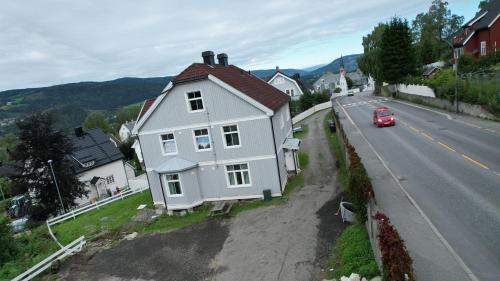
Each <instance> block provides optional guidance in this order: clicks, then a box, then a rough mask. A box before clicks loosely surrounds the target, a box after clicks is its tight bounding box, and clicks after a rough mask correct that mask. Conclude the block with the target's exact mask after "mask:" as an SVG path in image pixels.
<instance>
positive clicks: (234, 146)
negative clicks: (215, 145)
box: [220, 124, 241, 149]
mask: <svg viewBox="0 0 500 281" xmlns="http://www.w3.org/2000/svg"><path fill="white" fill-rule="evenodd" d="M229 126H236V133H238V140H239V141H240V144H239V145H232V146H227V143H226V134H225V133H224V127H229ZM220 132H221V134H222V144H224V149H232V148H238V147H241V134H240V127H239V126H238V124H228V125H224V126H221V127H220ZM231 133H234V132H231Z"/></svg>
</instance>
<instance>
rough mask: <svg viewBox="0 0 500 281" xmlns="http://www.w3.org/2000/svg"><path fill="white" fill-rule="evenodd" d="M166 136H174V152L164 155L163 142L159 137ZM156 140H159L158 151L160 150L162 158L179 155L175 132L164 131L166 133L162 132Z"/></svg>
mask: <svg viewBox="0 0 500 281" xmlns="http://www.w3.org/2000/svg"><path fill="white" fill-rule="evenodd" d="M166 134H172V135H174V143H175V152H170V153H166V152H165V150H163V140H162V138H161V136H162V135H166ZM158 139H159V140H160V149H161V154H162V155H163V156H168V155H177V154H179V148H178V147H177V139H176V138H175V132H174V131H166V132H163V133H161V134H158Z"/></svg>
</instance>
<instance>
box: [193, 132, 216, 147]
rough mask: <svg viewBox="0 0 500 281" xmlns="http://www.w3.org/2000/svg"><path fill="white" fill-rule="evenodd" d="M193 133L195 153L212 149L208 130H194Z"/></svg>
mask: <svg viewBox="0 0 500 281" xmlns="http://www.w3.org/2000/svg"><path fill="white" fill-rule="evenodd" d="M193 133H194V141H195V145H196V150H197V151H203V150H210V149H211V148H212V147H211V145H210V135H209V134H208V129H199V130H194V131H193Z"/></svg>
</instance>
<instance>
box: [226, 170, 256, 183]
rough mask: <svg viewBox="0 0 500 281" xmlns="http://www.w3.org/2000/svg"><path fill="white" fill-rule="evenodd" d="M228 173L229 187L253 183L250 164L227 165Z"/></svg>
mask: <svg viewBox="0 0 500 281" xmlns="http://www.w3.org/2000/svg"><path fill="white" fill-rule="evenodd" d="M226 173H227V181H228V185H229V187H240V186H249V185H251V181H250V170H249V169H248V164H237V165H227V166H226Z"/></svg>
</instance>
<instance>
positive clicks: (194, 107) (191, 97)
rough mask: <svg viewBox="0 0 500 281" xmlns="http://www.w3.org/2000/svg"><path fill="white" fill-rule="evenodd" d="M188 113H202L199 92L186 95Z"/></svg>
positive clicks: (201, 101) (201, 100)
mask: <svg viewBox="0 0 500 281" xmlns="http://www.w3.org/2000/svg"><path fill="white" fill-rule="evenodd" d="M186 96H187V102H188V109H189V112H197V111H203V98H202V97H201V92H200V91H196V92H190V93H187V94H186Z"/></svg>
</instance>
